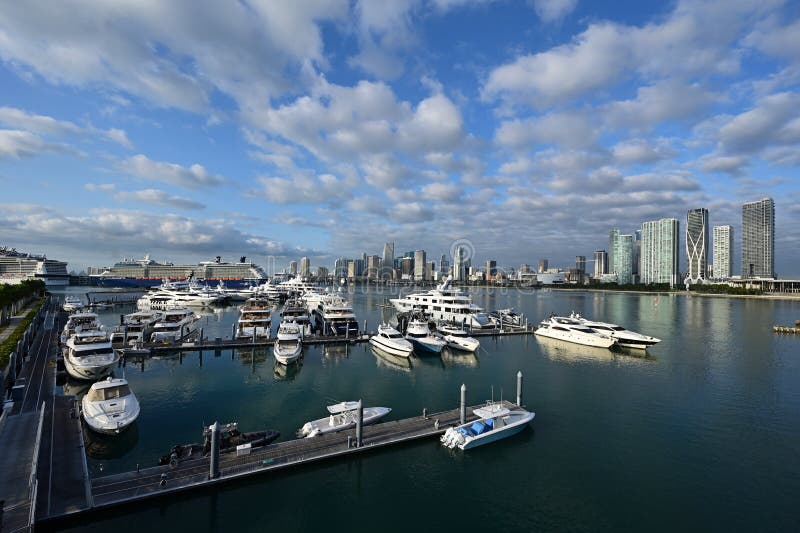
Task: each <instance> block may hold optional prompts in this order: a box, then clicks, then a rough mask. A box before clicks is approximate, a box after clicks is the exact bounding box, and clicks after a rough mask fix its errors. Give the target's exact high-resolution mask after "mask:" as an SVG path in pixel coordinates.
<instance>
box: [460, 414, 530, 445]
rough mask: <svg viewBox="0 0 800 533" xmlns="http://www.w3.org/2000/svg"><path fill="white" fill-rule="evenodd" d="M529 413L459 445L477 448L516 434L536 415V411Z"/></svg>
mask: <svg viewBox="0 0 800 533" xmlns="http://www.w3.org/2000/svg"><path fill="white" fill-rule="evenodd" d="M528 415H529V416H526V417H524V418H523V419H521V420H518V421H516V422H514V423H513V424H509V425H507V426H505V427H503V428H502V429H499V430H495V431H490V432H489V433H485V434H483V435H478V436H477V437H472V438H470V439H467V442H465V443H464V444H459V445H458V447H459V449H461V450H471V449H472V448H477V447H478V446H483V445H484V444H489V443H490V442H495V441H498V440H501V439H505V438H508V437H511V436H513V435H516V434H517V433H519V432H520V431H522V430H523V429H525V428H526V427H528V424H529V423H530V421H531V420H533V417H534V416H535V415H534V413H528Z"/></svg>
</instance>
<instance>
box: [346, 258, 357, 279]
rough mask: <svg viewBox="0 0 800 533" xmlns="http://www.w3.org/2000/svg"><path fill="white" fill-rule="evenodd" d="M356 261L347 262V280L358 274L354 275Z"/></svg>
mask: <svg viewBox="0 0 800 533" xmlns="http://www.w3.org/2000/svg"><path fill="white" fill-rule="evenodd" d="M356 261H358V260H357V259H356V260H352V259H351V260H350V261H348V262H347V279H354V278H355V277H356V276H357V275H358V274H357V273H356Z"/></svg>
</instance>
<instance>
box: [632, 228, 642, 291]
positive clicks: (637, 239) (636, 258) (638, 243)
mask: <svg viewBox="0 0 800 533" xmlns="http://www.w3.org/2000/svg"><path fill="white" fill-rule="evenodd" d="M641 262H642V230H640V229H637V230H636V231H634V232H633V281H634V283H637V282H638V281H639V265H640V263H641Z"/></svg>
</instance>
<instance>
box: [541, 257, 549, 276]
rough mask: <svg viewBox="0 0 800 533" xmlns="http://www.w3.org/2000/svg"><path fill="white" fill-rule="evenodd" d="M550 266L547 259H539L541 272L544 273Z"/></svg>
mask: <svg viewBox="0 0 800 533" xmlns="http://www.w3.org/2000/svg"><path fill="white" fill-rule="evenodd" d="M549 268H550V265H548V261H547V259H539V274H544V273H545V272H547V270H548V269H549Z"/></svg>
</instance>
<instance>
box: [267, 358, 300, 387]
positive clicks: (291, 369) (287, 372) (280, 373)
mask: <svg viewBox="0 0 800 533" xmlns="http://www.w3.org/2000/svg"><path fill="white" fill-rule="evenodd" d="M303 357H304V356H300V359H298V360H297V361H295V362H294V363H291V364H288V365H284V364H282V363H279V362H278V361H275V366H273V367H272V371H273V375H274V376H275V381H294V378H295V377H296V376H297V374H298V373H299V372H300V369H301V368H303Z"/></svg>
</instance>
